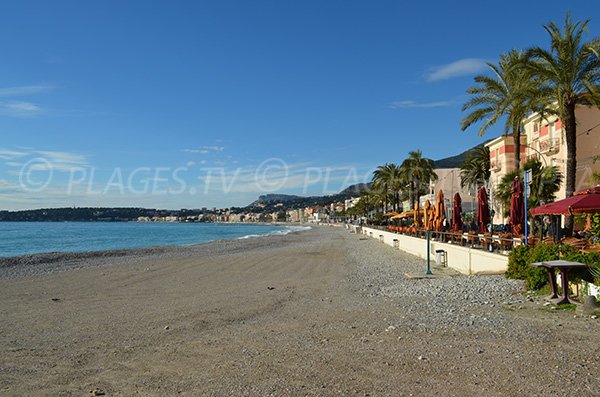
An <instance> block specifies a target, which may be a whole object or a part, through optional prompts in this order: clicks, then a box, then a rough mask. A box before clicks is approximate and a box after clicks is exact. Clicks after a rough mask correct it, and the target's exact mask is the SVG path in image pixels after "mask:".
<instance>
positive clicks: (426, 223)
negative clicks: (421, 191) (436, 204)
mask: <svg viewBox="0 0 600 397" xmlns="http://www.w3.org/2000/svg"><path fill="white" fill-rule="evenodd" d="M430 211H431V203H430V202H429V199H427V200H425V204H423V227H424V228H425V229H429V214H430V213H431V212H430Z"/></svg>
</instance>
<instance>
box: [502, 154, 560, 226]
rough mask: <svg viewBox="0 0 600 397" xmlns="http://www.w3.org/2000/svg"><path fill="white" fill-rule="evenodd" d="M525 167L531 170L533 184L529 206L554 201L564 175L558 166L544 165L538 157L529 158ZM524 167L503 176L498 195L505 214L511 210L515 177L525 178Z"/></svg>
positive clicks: (530, 189)
mask: <svg viewBox="0 0 600 397" xmlns="http://www.w3.org/2000/svg"><path fill="white" fill-rule="evenodd" d="M523 169H528V170H531V185H530V186H529V191H530V194H529V197H528V200H527V206H528V207H529V208H533V207H537V206H539V205H543V204H546V203H549V202H551V201H554V199H555V198H556V192H558V189H559V188H560V185H561V183H562V180H563V175H562V173H561V172H560V170H559V169H558V167H557V166H546V167H544V166H542V163H541V162H540V161H539V160H537V159H531V160H528V161H527V162H526V163H525V164H524V166H523ZM523 169H517V170H514V171H512V172H509V173H508V174H506V175H504V176H503V177H502V180H501V181H500V183H499V184H498V187H497V192H496V195H497V197H498V199H499V200H500V201H501V202H502V203H503V205H504V212H505V213H504V214H503V215H504V216H508V212H509V210H510V196H511V193H512V191H511V186H512V182H513V179H515V177H516V176H518V177H519V178H520V179H521V180H523Z"/></svg>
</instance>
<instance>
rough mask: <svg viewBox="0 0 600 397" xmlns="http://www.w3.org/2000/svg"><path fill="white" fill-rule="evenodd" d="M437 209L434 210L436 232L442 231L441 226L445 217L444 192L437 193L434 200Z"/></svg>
mask: <svg viewBox="0 0 600 397" xmlns="http://www.w3.org/2000/svg"><path fill="white" fill-rule="evenodd" d="M435 201H436V204H437V207H436V210H435V230H436V231H437V232H441V231H442V225H443V224H444V218H445V217H446V208H445V206H444V192H443V191H441V190H440V191H439V192H438V194H437V197H436V199H435Z"/></svg>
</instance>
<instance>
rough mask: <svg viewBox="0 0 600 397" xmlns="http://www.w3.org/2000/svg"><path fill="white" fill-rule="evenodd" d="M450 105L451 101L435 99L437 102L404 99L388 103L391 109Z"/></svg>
mask: <svg viewBox="0 0 600 397" xmlns="http://www.w3.org/2000/svg"><path fill="white" fill-rule="evenodd" d="M450 105H452V102H451V101H437V102H422V103H419V102H415V101H411V100H406V101H395V102H392V103H390V107H391V108H392V109H407V108H439V107H445V106H450Z"/></svg>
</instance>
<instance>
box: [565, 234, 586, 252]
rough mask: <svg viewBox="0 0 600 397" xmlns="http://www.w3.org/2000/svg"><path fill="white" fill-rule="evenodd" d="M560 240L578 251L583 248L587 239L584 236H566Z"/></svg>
mask: <svg viewBox="0 0 600 397" xmlns="http://www.w3.org/2000/svg"><path fill="white" fill-rule="evenodd" d="M561 242H562V243H563V244H567V245H570V246H571V247H574V248H575V249H577V250H579V251H581V250H583V249H585V248H586V247H587V245H588V240H587V239H584V238H575V237H567V238H564V239H562V240H561Z"/></svg>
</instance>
